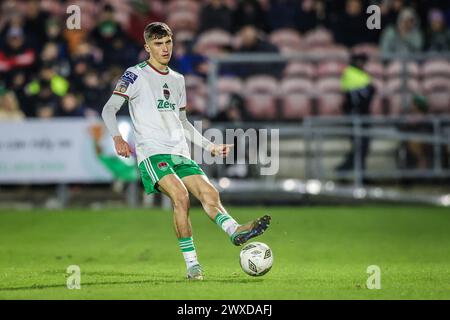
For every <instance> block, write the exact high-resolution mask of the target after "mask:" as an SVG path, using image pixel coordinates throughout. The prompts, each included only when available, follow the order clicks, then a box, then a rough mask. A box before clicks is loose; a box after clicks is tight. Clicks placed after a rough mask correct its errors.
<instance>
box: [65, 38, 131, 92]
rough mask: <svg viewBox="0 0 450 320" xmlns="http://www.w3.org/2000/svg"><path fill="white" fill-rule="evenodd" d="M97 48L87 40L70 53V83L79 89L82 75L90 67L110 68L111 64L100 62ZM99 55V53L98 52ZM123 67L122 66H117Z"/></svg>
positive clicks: (81, 84) (81, 83) (81, 85)
mask: <svg viewBox="0 0 450 320" xmlns="http://www.w3.org/2000/svg"><path fill="white" fill-rule="evenodd" d="M98 52H99V49H98V48H96V47H94V46H92V45H90V44H89V43H87V42H82V43H81V44H80V45H79V46H78V47H77V49H76V51H75V52H74V54H73V55H72V68H71V75H70V84H71V85H72V86H73V87H74V88H75V89H76V90H79V91H81V90H82V89H83V77H84V76H85V74H86V72H87V71H88V70H89V69H90V68H96V67H97V68H98V69H101V70H108V69H111V68H112V67H113V66H115V65H113V66H108V65H105V64H102V60H101V59H100V58H99V57H98V56H99V54H98ZM100 55H101V54H100ZM119 68H120V69H123V67H121V66H120V67H119Z"/></svg>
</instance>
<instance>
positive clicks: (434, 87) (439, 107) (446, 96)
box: [422, 76, 450, 113]
mask: <svg viewBox="0 0 450 320" xmlns="http://www.w3.org/2000/svg"><path fill="white" fill-rule="evenodd" d="M422 88H423V92H424V94H425V96H426V97H427V99H428V102H429V105H430V111H431V112H438V113H441V112H445V111H447V112H449V111H450V78H448V77H442V76H441V77H433V78H428V79H424V80H423V82H422Z"/></svg>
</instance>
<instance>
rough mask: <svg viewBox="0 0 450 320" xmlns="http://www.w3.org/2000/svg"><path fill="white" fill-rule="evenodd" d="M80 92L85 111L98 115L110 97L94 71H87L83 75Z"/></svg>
mask: <svg viewBox="0 0 450 320" xmlns="http://www.w3.org/2000/svg"><path fill="white" fill-rule="evenodd" d="M82 92H83V96H84V104H85V107H86V109H89V110H93V111H95V113H96V114H100V113H101V110H102V108H103V105H104V103H105V101H106V100H107V99H108V97H109V95H110V91H109V90H108V88H107V87H106V86H105V85H104V83H103V82H102V81H101V79H100V77H99V74H98V72H96V71H95V70H94V69H90V70H88V71H87V72H86V74H85V75H84V77H83V89H82Z"/></svg>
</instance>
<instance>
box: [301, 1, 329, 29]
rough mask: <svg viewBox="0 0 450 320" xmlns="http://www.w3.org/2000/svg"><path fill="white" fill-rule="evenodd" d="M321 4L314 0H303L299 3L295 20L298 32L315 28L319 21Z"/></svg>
mask: <svg viewBox="0 0 450 320" xmlns="http://www.w3.org/2000/svg"><path fill="white" fill-rule="evenodd" d="M321 8H323V6H322V7H321V4H320V3H319V2H318V1H315V0H303V1H302V2H301V5H300V10H299V18H298V21H297V28H298V29H299V30H300V32H302V33H305V32H306V31H309V30H312V29H314V28H316V27H317V26H318V24H319V22H320V18H319V15H320V9H321Z"/></svg>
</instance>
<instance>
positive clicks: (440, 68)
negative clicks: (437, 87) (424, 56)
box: [421, 59, 450, 78]
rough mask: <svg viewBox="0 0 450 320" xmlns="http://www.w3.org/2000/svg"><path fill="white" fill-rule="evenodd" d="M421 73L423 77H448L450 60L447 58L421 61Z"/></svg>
mask: <svg viewBox="0 0 450 320" xmlns="http://www.w3.org/2000/svg"><path fill="white" fill-rule="evenodd" d="M421 74H422V76H423V77H424V78H428V77H435V76H444V77H449V78H450V62H449V61H447V60H439V59H437V60H427V61H425V62H424V63H423V65H422V68H421Z"/></svg>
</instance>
